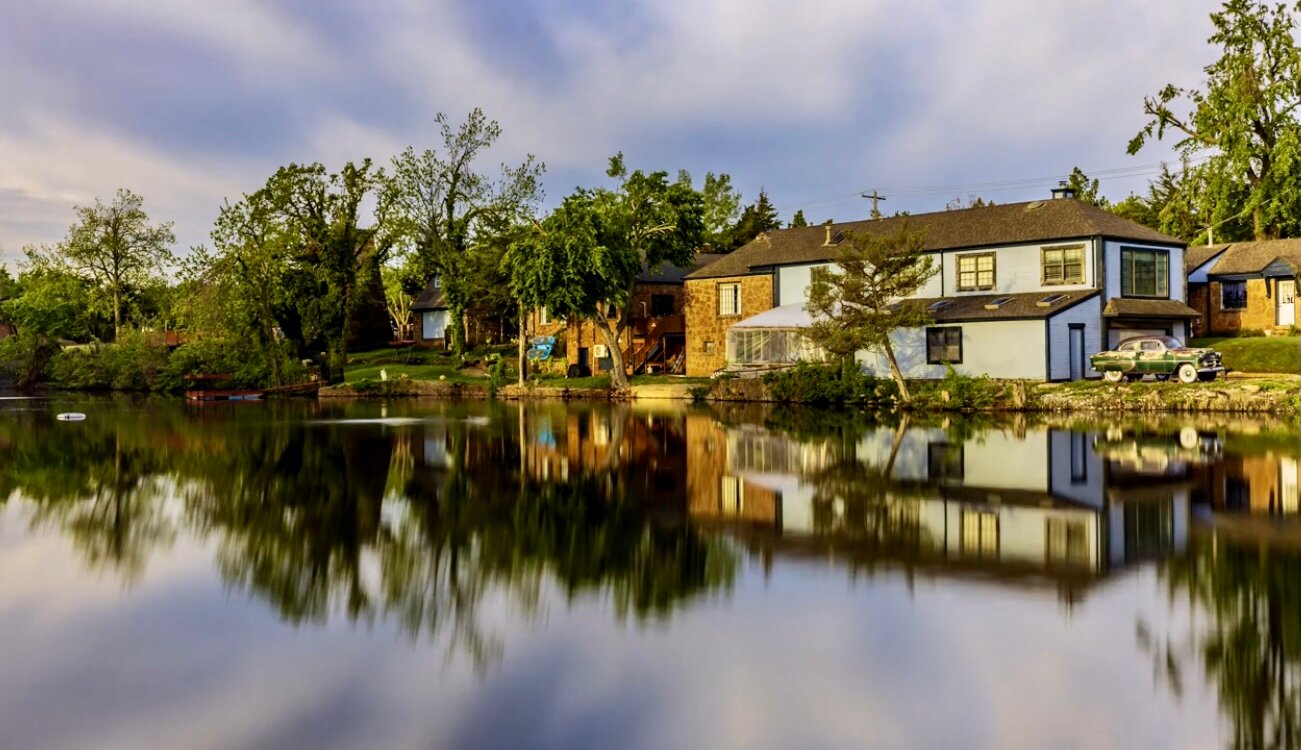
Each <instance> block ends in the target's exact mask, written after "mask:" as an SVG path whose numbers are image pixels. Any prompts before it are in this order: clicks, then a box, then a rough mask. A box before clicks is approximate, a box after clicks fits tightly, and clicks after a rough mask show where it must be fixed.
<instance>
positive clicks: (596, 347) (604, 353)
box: [592, 344, 610, 359]
mask: <svg viewBox="0 0 1301 750" xmlns="http://www.w3.org/2000/svg"><path fill="white" fill-rule="evenodd" d="M592 356H593V357H596V358H597V359H605V358H606V357H608V356H610V350H609V349H608V348H607V347H606V345H605V344H593V345H592Z"/></svg>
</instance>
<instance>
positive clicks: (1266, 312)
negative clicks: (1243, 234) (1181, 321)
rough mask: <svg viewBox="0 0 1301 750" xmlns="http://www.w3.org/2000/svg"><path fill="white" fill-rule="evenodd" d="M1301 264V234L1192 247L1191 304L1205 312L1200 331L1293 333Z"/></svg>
mask: <svg viewBox="0 0 1301 750" xmlns="http://www.w3.org/2000/svg"><path fill="white" fill-rule="evenodd" d="M1298 266H1301V239H1287V240H1261V241H1256V242H1232V243H1229V244H1225V245H1211V246H1208V247H1195V248H1191V247H1190V248H1188V258H1187V262H1186V263H1185V268H1186V270H1187V273H1188V304H1190V305H1192V306H1193V307H1194V308H1195V309H1197V310H1198V311H1199V312H1200V313H1201V314H1202V319H1201V325H1200V326H1199V328H1198V333H1199V334H1201V335H1207V336H1211V335H1217V334H1226V333H1228V334H1232V333H1238V332H1240V331H1244V330H1254V331H1262V332H1264V333H1266V334H1283V333H1288V332H1290V331H1291V329H1292V327H1293V326H1295V325H1297V320H1296V276H1297V269H1298Z"/></svg>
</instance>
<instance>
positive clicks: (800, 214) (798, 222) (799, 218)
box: [786, 208, 809, 229]
mask: <svg viewBox="0 0 1301 750" xmlns="http://www.w3.org/2000/svg"><path fill="white" fill-rule="evenodd" d="M808 225H809V220H808V219H806V218H804V209H802V208H801V209H800V210H798V211H796V212H795V215H794V216H792V217H791V223H789V224H787V225H786V226H788V227H790V228H791V229H799V228H800V227H807V226H808Z"/></svg>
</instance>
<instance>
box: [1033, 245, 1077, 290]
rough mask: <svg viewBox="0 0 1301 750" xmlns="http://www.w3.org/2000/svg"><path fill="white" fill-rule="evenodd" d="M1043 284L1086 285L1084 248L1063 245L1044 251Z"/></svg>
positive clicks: (1046, 248) (1047, 248)
mask: <svg viewBox="0 0 1301 750" xmlns="http://www.w3.org/2000/svg"><path fill="white" fill-rule="evenodd" d="M1043 283H1044V285H1045V286H1052V285H1055V284H1083V283H1084V246H1083V245H1062V246H1059V247H1045V248H1044V249H1043Z"/></svg>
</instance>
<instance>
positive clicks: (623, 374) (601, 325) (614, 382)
mask: <svg viewBox="0 0 1301 750" xmlns="http://www.w3.org/2000/svg"><path fill="white" fill-rule="evenodd" d="M596 327H597V329H599V330H600V331H601V335H602V336H603V337H604V338H605V345H606V346H608V347H610V363H611V367H610V385H611V387H614V388H627V387H628V373H627V371H626V370H624V367H623V347H622V346H620V342H619V331H618V330H617V329H615V328H613V327H612V326H611V325H610V319H609V318H607V317H605V315H604V314H602V313H601V311H600V310H597V311H596Z"/></svg>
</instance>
